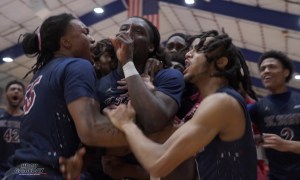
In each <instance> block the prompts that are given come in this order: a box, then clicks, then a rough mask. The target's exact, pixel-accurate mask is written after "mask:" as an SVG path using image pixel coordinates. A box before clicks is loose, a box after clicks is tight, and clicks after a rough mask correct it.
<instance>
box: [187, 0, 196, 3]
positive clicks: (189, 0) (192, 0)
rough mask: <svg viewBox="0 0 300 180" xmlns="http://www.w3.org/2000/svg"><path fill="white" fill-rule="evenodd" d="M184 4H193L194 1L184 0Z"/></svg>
mask: <svg viewBox="0 0 300 180" xmlns="http://www.w3.org/2000/svg"><path fill="white" fill-rule="evenodd" d="M185 3H186V4H194V3H195V1H194V0H185Z"/></svg>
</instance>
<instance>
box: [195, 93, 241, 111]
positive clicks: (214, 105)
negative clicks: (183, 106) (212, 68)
mask: <svg viewBox="0 0 300 180" xmlns="http://www.w3.org/2000/svg"><path fill="white" fill-rule="evenodd" d="M201 107H202V108H205V109H207V110H212V111H215V112H226V113H228V112H232V111H234V110H235V108H237V107H238V109H239V108H240V103H239V102H238V101H237V100H236V99H235V98H234V97H232V96H231V95H229V94H227V93H225V92H218V93H214V94H211V95H209V96H207V97H206V98H204V99H203V100H202V102H201V103H200V106H199V109H201Z"/></svg>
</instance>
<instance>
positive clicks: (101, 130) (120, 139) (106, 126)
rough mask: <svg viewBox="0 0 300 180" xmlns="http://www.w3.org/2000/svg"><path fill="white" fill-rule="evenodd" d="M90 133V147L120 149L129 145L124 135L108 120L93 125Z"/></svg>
mask: <svg viewBox="0 0 300 180" xmlns="http://www.w3.org/2000/svg"><path fill="white" fill-rule="evenodd" d="M90 133H91V134H90V135H89V136H90V140H89V145H90V146H101V147H120V146H125V145H127V140H126V137H125V135H124V133H122V132H121V131H119V130H118V129H116V128H115V127H114V126H113V125H112V124H111V122H109V121H108V120H107V119H105V120H103V119H102V120H99V121H96V122H95V123H93V125H92V126H90Z"/></svg>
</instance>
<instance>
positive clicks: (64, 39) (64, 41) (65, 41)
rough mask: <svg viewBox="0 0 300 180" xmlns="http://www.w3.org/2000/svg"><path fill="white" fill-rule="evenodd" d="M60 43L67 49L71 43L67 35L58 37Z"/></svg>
mask: <svg viewBox="0 0 300 180" xmlns="http://www.w3.org/2000/svg"><path fill="white" fill-rule="evenodd" d="M60 44H61V46H62V47H65V48H67V49H69V48H70V47H71V46H72V45H71V42H70V40H69V39H68V38H67V37H62V38H60Z"/></svg>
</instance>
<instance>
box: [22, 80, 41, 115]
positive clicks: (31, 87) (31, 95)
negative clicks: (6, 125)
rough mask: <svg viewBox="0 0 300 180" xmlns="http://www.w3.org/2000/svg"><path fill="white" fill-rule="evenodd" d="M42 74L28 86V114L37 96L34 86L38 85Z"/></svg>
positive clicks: (26, 107) (26, 106) (26, 101)
mask: <svg viewBox="0 0 300 180" xmlns="http://www.w3.org/2000/svg"><path fill="white" fill-rule="evenodd" d="M42 77H43V76H42V75H40V76H39V77H38V78H36V79H35V80H34V81H33V82H32V83H30V84H29V85H28V87H27V90H26V93H25V98H24V114H25V115H26V114H28V113H29V111H30V109H31V108H32V106H33V104H34V101H35V98H36V93H35V91H34V87H35V86H36V85H38V84H39V83H40V81H41V79H42Z"/></svg>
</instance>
